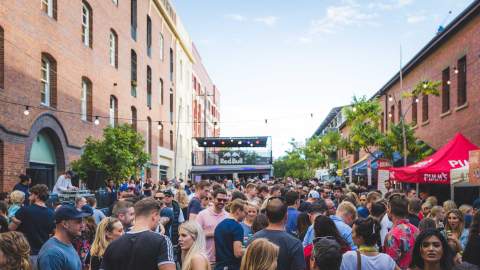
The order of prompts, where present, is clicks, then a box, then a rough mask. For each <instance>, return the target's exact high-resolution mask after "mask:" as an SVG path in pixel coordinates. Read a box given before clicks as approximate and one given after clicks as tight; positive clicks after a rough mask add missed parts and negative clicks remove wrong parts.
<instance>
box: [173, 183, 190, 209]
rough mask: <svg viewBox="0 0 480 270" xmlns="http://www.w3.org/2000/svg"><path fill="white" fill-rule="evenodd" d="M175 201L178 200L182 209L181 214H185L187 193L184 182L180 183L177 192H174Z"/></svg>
mask: <svg viewBox="0 0 480 270" xmlns="http://www.w3.org/2000/svg"><path fill="white" fill-rule="evenodd" d="M175 201H177V202H178V204H179V205H180V209H182V212H183V216H184V217H186V216H187V212H188V202H189V201H188V195H187V192H185V184H183V183H181V184H180V185H179V187H178V190H177V193H175Z"/></svg>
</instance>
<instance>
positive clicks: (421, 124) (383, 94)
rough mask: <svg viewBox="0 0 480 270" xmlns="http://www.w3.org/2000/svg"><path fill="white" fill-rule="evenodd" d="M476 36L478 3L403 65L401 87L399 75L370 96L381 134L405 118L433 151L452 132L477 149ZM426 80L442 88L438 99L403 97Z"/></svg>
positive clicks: (479, 45) (479, 42)
mask: <svg viewBox="0 0 480 270" xmlns="http://www.w3.org/2000/svg"><path fill="white" fill-rule="evenodd" d="M479 34H480V1H474V2H473V3H472V4H471V5H470V6H468V7H467V8H466V9H465V10H464V11H463V12H462V13H461V14H459V15H458V16H457V17H456V18H455V19H454V20H453V21H452V22H451V23H450V24H449V25H448V26H446V27H445V29H443V31H441V32H439V33H437V35H436V36H435V37H434V38H433V39H432V40H431V41H430V42H428V44H426V45H425V46H424V47H423V48H422V49H421V50H420V51H419V52H418V53H417V54H416V55H415V56H414V57H413V58H412V59H411V60H410V61H409V62H408V63H407V64H406V65H404V67H403V70H402V77H403V80H402V87H401V85H400V73H397V74H395V75H394V76H393V77H392V78H391V79H390V80H389V81H388V82H387V83H386V84H385V85H384V86H383V87H382V88H381V89H380V90H378V91H377V92H376V93H375V94H374V95H373V97H372V98H377V99H378V100H379V102H380V104H381V105H382V113H381V118H382V119H381V127H380V129H381V130H382V131H383V132H384V131H386V130H388V128H389V127H390V126H391V124H392V123H398V121H399V119H400V118H401V117H405V121H406V122H407V123H415V124H414V126H415V127H414V129H415V135H416V136H417V137H418V138H419V139H420V140H423V141H424V142H425V143H427V144H428V145H430V146H431V147H433V148H434V149H438V148H440V147H442V146H443V145H445V144H446V143H447V142H448V141H449V140H451V139H452V138H453V137H454V135H455V133H456V132H461V133H462V134H463V135H465V136H466V137H467V138H468V139H470V140H471V141H472V142H473V143H475V144H476V145H480V120H479V117H478V115H479V114H478V111H477V108H478V107H479V106H480V85H479V76H478V74H479V72H480V62H479V61H478V60H479V56H480V38H479V37H480V35H479ZM425 80H429V81H440V82H441V83H442V85H441V89H440V95H439V96H438V97H437V96H426V97H423V96H420V97H414V98H404V97H403V95H402V93H403V92H406V91H411V90H412V89H413V88H414V87H415V86H416V85H417V84H418V83H419V82H422V81H425ZM339 132H340V133H341V134H342V135H343V136H344V137H346V136H348V133H349V128H348V126H346V125H343V126H341V127H339ZM366 155H367V154H366V153H364V152H363V151H360V152H359V153H353V154H352V153H347V152H346V151H341V153H339V159H340V160H342V161H343V162H344V163H345V164H348V165H347V166H352V165H353V164H354V163H356V162H357V161H359V160H362V159H363V158H364V157H365V156H366Z"/></svg>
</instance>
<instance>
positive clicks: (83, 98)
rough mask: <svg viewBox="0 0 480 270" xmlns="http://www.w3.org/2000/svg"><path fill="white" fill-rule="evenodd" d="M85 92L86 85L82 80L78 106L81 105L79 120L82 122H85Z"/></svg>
mask: <svg viewBox="0 0 480 270" xmlns="http://www.w3.org/2000/svg"><path fill="white" fill-rule="evenodd" d="M87 91H88V83H87V81H86V80H85V79H82V94H81V97H80V104H81V106H80V108H81V114H80V119H82V120H83V121H87Z"/></svg>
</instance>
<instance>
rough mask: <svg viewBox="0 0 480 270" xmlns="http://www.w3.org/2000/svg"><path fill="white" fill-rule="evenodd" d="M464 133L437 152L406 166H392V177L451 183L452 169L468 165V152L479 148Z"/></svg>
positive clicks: (411, 181)
mask: <svg viewBox="0 0 480 270" xmlns="http://www.w3.org/2000/svg"><path fill="white" fill-rule="evenodd" d="M477 149H478V147H477V146H476V145H474V144H473V143H471V142H470V141H469V140H468V139H467V138H465V137H464V136H463V135H462V134H460V133H457V134H456V135H455V137H454V138H453V139H452V140H451V141H450V142H449V143H447V144H446V145H444V146H443V147H442V148H440V149H439V150H438V151H437V152H436V153H435V154H433V155H431V156H429V157H427V158H425V159H424V160H422V161H420V162H418V163H415V164H412V165H410V166H406V167H398V168H393V167H392V168H390V179H391V180H396V181H400V182H405V183H419V184H450V170H452V169H456V168H461V167H465V166H467V165H468V152H469V151H471V150H477Z"/></svg>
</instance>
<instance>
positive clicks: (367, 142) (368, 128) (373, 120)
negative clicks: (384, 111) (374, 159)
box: [344, 96, 382, 154]
mask: <svg viewBox="0 0 480 270" xmlns="http://www.w3.org/2000/svg"><path fill="white" fill-rule="evenodd" d="M344 112H345V115H346V117H347V126H349V127H350V134H349V138H348V142H349V145H347V148H349V149H350V150H353V151H358V150H363V151H365V152H367V153H369V154H371V153H372V148H373V147H375V146H378V142H379V141H380V139H381V137H382V134H381V132H380V130H379V126H380V112H381V107H380V104H379V102H378V101H377V100H376V99H375V100H367V98H366V97H365V96H363V97H361V98H357V97H353V103H352V105H351V106H350V107H347V108H345V109H344Z"/></svg>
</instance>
